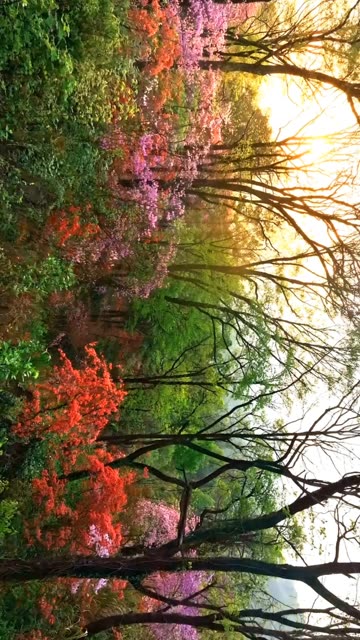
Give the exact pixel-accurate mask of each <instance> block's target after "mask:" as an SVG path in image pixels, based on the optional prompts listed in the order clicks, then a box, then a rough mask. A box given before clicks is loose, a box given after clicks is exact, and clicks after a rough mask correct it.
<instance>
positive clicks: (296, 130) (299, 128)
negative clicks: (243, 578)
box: [259, 76, 360, 606]
mask: <svg viewBox="0 0 360 640" xmlns="http://www.w3.org/2000/svg"><path fill="white" fill-rule="evenodd" d="M259 101H260V106H261V108H262V109H263V110H264V111H266V112H267V113H268V115H269V119H270V124H271V126H272V129H273V131H274V133H275V135H276V136H278V138H279V139H282V138H284V137H287V136H289V135H294V134H298V135H305V136H316V137H320V136H326V135H329V134H333V133H337V132H339V131H344V130H347V129H349V130H351V129H352V130H353V131H356V130H357V129H356V127H354V124H355V118H354V116H353V114H352V113H351V111H350V108H349V105H348V104H347V102H346V99H345V97H344V96H342V95H340V94H339V93H338V92H336V91H334V90H333V89H323V90H320V89H319V90H318V91H317V92H316V98H315V97H314V96H311V97H310V96H308V97H306V98H304V96H303V95H302V92H301V89H300V87H299V83H298V81H296V80H293V79H291V78H287V79H286V80H284V79H283V78H281V77H279V76H277V77H271V76H269V77H267V78H266V79H264V81H263V84H262V89H261V92H260V98H259ZM357 135H358V131H357V134H356V133H354V134H353V136H352V139H353V140H354V142H355V138H356V137H357ZM308 158H309V159H310V160H311V161H313V162H314V164H316V165H317V166H318V172H316V173H315V174H314V175H312V174H311V173H308V174H307V175H306V174H305V173H304V174H303V175H302V176H301V180H302V181H303V184H304V186H305V185H308V186H313V187H317V186H320V185H321V184H324V180H328V179H329V177H332V176H333V177H335V176H336V174H337V173H338V172H339V171H343V172H346V173H349V174H350V175H353V176H354V175H355V174H357V171H358V161H359V159H360V155H359V148H358V147H357V146H355V145H354V147H353V148H352V149H350V154H345V153H342V152H341V150H340V148H338V147H337V144H336V143H334V142H333V141H329V140H326V139H320V140H319V139H318V140H315V141H313V142H312V143H311V144H310V145H309V147H308ZM322 172H323V173H322ZM325 184H326V183H325ZM346 190H347V193H349V187H348V186H347V187H346ZM354 196H355V197H356V198H357V200H360V198H359V194H358V193H355V194H354ZM306 224H311V225H313V227H312V229H311V231H312V232H313V233H314V232H315V233H316V234H323V233H324V230H323V228H322V227H321V226H318V225H317V223H316V221H315V222H314V221H312V222H310V221H308V222H307V223H306ZM319 224H320V223H319ZM332 401H333V398H331V397H330V395H329V393H328V392H327V391H326V390H325V389H317V390H316V391H315V392H314V394H313V404H314V411H313V413H315V412H318V413H320V412H321V411H322V410H323V409H324V408H326V407H327V406H329V404H330V403H331V402H332ZM300 411H301V407H300V406H296V407H294V413H295V414H296V413H297V415H299V413H300ZM304 426H305V425H304ZM351 446H352V448H353V456H352V458H351V457H350V456H348V457H346V458H345V457H343V456H340V455H338V454H337V453H336V452H335V451H334V454H333V457H332V460H331V459H330V458H329V457H328V456H327V455H326V454H324V453H323V452H322V451H321V450H320V449H317V450H315V449H312V451H311V453H309V455H308V458H307V466H308V470H309V472H311V471H312V472H313V474H314V475H315V476H317V477H319V476H320V477H322V478H324V479H325V478H328V479H329V480H335V479H336V477H338V475H339V474H342V473H349V472H350V471H359V468H360V464H359V462H358V455H359V456H360V443H359V442H358V441H354V442H353V443H351ZM333 505H334V503H331V502H330V503H329V505H327V506H326V507H324V508H322V509H317V516H316V528H317V529H320V528H322V527H323V528H324V533H325V535H324V536H323V537H322V538H321V537H320V536H317V537H316V536H315V540H314V542H315V545H313V544H312V541H311V538H312V535H311V533H310V531H311V527H310V524H309V522H308V523H307V526H308V527H309V529H308V530H309V542H308V543H307V544H306V545H305V550H304V555H305V558H306V561H307V562H308V563H309V564H314V563H318V562H324V561H330V560H332V559H333V557H334V539H335V537H336V526H335V524H334V521H333V517H332V515H331V507H333ZM356 515H357V514H356ZM348 517H349V518H351V517H352V514H351V513H349V515H348ZM355 517H356V516H355ZM319 549H321V553H320V551H319ZM342 559H343V560H347V561H349V559H351V560H357V561H360V550H359V547H358V545H357V544H348V545H347V547H346V548H345V547H344V551H343V555H342ZM288 561H289V562H294V558H293V557H289V558H288ZM296 562H298V560H296ZM326 585H327V587H328V588H330V589H331V590H333V591H334V593H337V594H338V595H340V596H342V597H346V594H349V598H350V600H351V601H352V602H354V598H355V599H356V597H357V582H356V580H352V579H349V578H346V577H339V576H337V577H335V578H331V577H330V578H328V579H327V580H326ZM296 589H297V592H298V597H299V602H300V604H301V606H311V605H312V604H313V603H314V600H315V594H314V592H312V591H311V590H310V589H308V588H306V587H305V586H303V585H301V584H299V585H296ZM290 592H291V589H290V590H289V595H290ZM350 594H351V595H350ZM358 603H360V598H358ZM319 604H320V602H319V600H318V601H317V605H319Z"/></svg>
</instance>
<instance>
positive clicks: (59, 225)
mask: <svg viewBox="0 0 360 640" xmlns="http://www.w3.org/2000/svg"><path fill="white" fill-rule="evenodd" d="M81 211H82V207H75V206H73V205H71V206H70V207H68V209H67V210H62V211H56V212H55V213H52V214H51V215H50V216H49V218H48V220H47V224H46V228H45V235H46V236H47V237H49V236H50V237H52V238H53V240H54V242H55V244H56V245H57V246H58V247H64V245H66V244H67V243H68V242H69V240H73V239H75V240H76V241H77V242H78V241H79V240H80V239H84V238H85V239H86V238H88V237H90V236H92V235H94V234H97V233H99V231H100V227H99V226H98V225H97V224H94V223H91V222H90V223H84V222H81V220H80V216H79V214H80V213H81ZM85 211H86V212H87V213H88V212H89V211H91V204H87V205H86V206H85Z"/></svg>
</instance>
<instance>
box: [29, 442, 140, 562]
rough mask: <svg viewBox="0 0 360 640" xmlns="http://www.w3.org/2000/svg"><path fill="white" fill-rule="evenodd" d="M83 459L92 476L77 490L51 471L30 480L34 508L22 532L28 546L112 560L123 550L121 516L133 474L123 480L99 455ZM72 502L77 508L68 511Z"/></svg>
mask: <svg viewBox="0 0 360 640" xmlns="http://www.w3.org/2000/svg"><path fill="white" fill-rule="evenodd" d="M100 457H102V458H103V459H104V462H105V461H108V460H109V459H111V458H112V456H111V454H108V453H107V452H102V455H101V456H100ZM82 458H83V460H84V464H86V466H87V468H90V469H91V470H92V471H93V472H94V473H93V474H92V475H91V476H90V477H89V478H87V479H85V480H82V481H81V482H80V488H79V487H77V488H76V489H77V490H76V489H73V488H72V487H71V484H72V483H67V482H66V480H60V479H59V477H58V476H57V474H56V473H55V472H49V471H47V470H44V471H43V473H42V475H41V477H40V478H35V479H34V480H33V481H32V500H33V505H34V509H33V512H32V516H31V518H29V519H28V520H27V521H26V523H25V528H24V532H25V538H26V541H27V544H28V545H29V546H33V545H35V544H39V545H41V546H42V547H45V549H47V550H49V551H51V550H58V549H66V550H67V551H69V552H71V553H81V554H85V555H88V554H91V553H96V554H97V555H100V556H109V555H111V554H113V553H115V552H116V551H117V550H118V549H119V548H120V546H121V543H122V525H121V522H120V521H119V517H120V516H119V514H120V513H121V511H122V510H123V508H124V506H125V505H126V501H127V497H126V493H125V490H126V487H127V485H129V484H130V483H132V482H133V481H134V479H135V474H134V473H127V474H122V475H120V474H119V472H118V471H116V470H115V469H111V468H109V467H106V466H105V464H104V462H103V461H101V460H100V459H99V458H97V457H96V455H95V454H94V455H89V456H85V455H83V456H82ZM77 484H79V483H77ZM69 498H71V500H69ZM67 499H68V500H67ZM68 502H71V503H72V504H73V503H74V502H76V504H75V506H71V507H70V506H68ZM34 512H35V513H34Z"/></svg>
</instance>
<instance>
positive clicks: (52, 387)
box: [14, 345, 126, 464]
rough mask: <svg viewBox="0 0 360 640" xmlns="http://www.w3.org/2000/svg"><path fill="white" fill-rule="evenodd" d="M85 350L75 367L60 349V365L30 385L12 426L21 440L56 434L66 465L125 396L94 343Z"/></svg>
mask: <svg viewBox="0 0 360 640" xmlns="http://www.w3.org/2000/svg"><path fill="white" fill-rule="evenodd" d="M85 352H86V360H85V363H84V366H83V367H82V368H81V369H75V368H74V366H73V365H72V363H71V362H70V360H69V359H68V358H67V356H66V355H65V353H63V351H61V350H60V351H59V353H60V357H61V361H62V363H61V365H60V366H57V367H54V369H53V371H52V373H51V375H50V377H49V378H48V380H46V381H45V382H37V383H35V384H34V385H33V387H32V389H31V391H32V395H33V397H32V400H30V401H28V402H27V404H26V406H25V408H24V411H23V413H22V415H21V418H20V421H19V422H18V424H17V425H16V426H15V427H14V432H15V434H16V435H17V436H20V437H22V438H24V439H30V438H40V439H44V438H46V437H47V436H48V435H49V434H56V435H57V436H58V438H59V439H60V441H63V445H64V449H65V450H66V455H67V462H68V464H70V463H75V462H76V460H77V457H78V447H79V446H84V445H89V444H91V443H93V442H94V441H95V440H96V438H97V437H98V435H99V433H100V432H101V431H102V429H104V427H105V426H106V425H107V423H108V421H109V417H110V416H111V415H112V414H115V413H117V412H118V408H119V405H120V404H121V402H122V401H123V399H124V397H125V396H126V392H125V391H124V389H123V387H122V385H121V384H120V385H119V384H115V382H114V381H113V380H112V378H111V373H110V370H111V365H108V364H107V363H106V362H105V360H104V358H103V357H102V356H99V355H98V354H97V353H96V351H95V349H94V346H93V345H88V346H87V347H85ZM72 452H74V454H75V457H74V456H72Z"/></svg>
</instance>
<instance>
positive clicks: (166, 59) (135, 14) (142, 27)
mask: <svg viewBox="0 0 360 640" xmlns="http://www.w3.org/2000/svg"><path fill="white" fill-rule="evenodd" d="M143 4H144V8H142V9H133V10H131V11H130V12H129V16H130V18H131V20H132V22H133V24H134V29H135V30H136V31H137V33H138V35H139V36H140V38H141V42H142V45H143V57H145V58H146V57H148V56H149V50H150V51H151V60H150V62H149V64H148V65H147V71H148V73H149V74H150V75H152V76H155V75H158V74H159V73H161V72H162V71H163V70H164V69H171V67H173V66H174V64H175V63H176V61H177V60H178V58H179V57H180V54H181V46H180V42H179V33H180V30H179V24H178V22H179V16H178V12H177V11H176V8H175V9H174V7H171V3H170V4H169V5H168V6H167V7H161V6H160V0H147V1H146V0H145V2H144V3H143ZM146 38H148V39H151V47H149V46H148V45H147V44H146Z"/></svg>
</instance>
